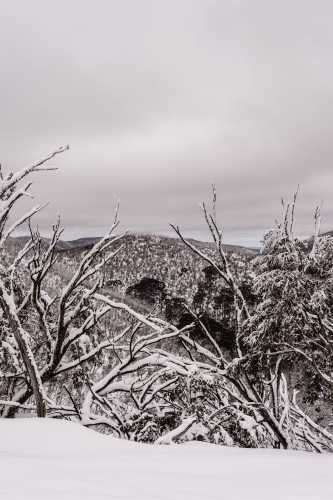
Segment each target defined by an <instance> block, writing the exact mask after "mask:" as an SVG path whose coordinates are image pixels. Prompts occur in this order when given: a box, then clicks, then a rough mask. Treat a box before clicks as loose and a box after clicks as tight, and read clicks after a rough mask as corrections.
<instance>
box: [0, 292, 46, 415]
mask: <svg viewBox="0 0 333 500" xmlns="http://www.w3.org/2000/svg"><path fill="white" fill-rule="evenodd" d="M0 303H1V306H2V309H3V311H4V313H5V315H6V318H7V320H8V323H9V326H10V328H11V330H12V332H13V335H14V337H15V340H16V342H17V345H18V346H19V349H20V352H21V356H22V359H23V362H24V364H25V367H26V369H27V372H28V375H29V378H30V382H31V387H32V390H33V394H34V396H35V399H36V408H37V416H38V417H45V415H46V406H45V401H44V397H43V386H42V381H41V378H40V375H39V372H38V369H37V366H36V363H35V359H34V356H33V353H32V351H31V349H30V346H29V344H28V341H27V338H26V333H25V331H24V330H23V328H22V326H21V323H20V320H19V318H18V316H17V314H16V311H15V305H14V301H13V299H12V298H11V297H10V296H9V295H8V293H7V291H6V289H5V287H4V286H3V284H2V283H0Z"/></svg>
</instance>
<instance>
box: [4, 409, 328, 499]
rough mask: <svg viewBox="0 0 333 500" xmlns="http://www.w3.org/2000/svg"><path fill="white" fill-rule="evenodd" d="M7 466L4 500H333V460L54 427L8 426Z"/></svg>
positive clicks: (48, 422) (39, 423) (46, 423)
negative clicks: (150, 441) (165, 442)
mask: <svg viewBox="0 0 333 500" xmlns="http://www.w3.org/2000/svg"><path fill="white" fill-rule="evenodd" d="M0 460H1V461H0V499H1V500H7V499H8V500H9V499H10V500H12V499H15V500H25V499H31V500H39V499H43V500H52V499H59V500H67V499H71V500H76V499H80V500H88V499H89V500H99V499H101V500H102V499H103V500H105V499H126V500H139V499H140V500H155V499H156V500H164V499H172V500H197V499H200V500H211V499H219V500H224V499H225V500H227V499H228V500H229V499H230V500H231V499H232V500H250V499H262V500H269V499H277V500H284V499H294V498H295V499H300V498H302V499H311V500H312V499H313V500H320V499H332V498H333V455H318V454H310V453H303V452H292V451H280V450H249V449H237V448H226V447H222V446H214V445H210V444H204V443H198V442H197V443H195V442H192V443H188V444H185V445H172V446H159V445H155V446H153V445H144V444H138V443H133V442H128V441H123V440H119V439H115V438H112V437H110V436H104V435H101V434H98V433H97V432H94V431H92V430H89V429H86V428H83V427H81V426H80V425H78V424H75V423H71V422H65V421H59V420H52V419H31V418H30V419H15V420H4V419H1V420H0Z"/></svg>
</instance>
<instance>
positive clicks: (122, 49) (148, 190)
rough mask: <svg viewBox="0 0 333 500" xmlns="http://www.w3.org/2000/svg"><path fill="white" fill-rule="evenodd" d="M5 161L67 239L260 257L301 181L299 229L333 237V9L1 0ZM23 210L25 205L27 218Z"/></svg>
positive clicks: (287, 4)
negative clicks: (116, 208)
mask: <svg viewBox="0 0 333 500" xmlns="http://www.w3.org/2000/svg"><path fill="white" fill-rule="evenodd" d="M0 61H1V78H0V100H1V101H0V102H1V104H0V131H1V134H0V141H1V143H0V159H1V162H2V165H3V170H4V171H8V170H16V169H18V168H20V167H22V166H25V165H26V164H28V163H30V162H32V161H33V160H35V159H38V158H39V157H40V156H42V155H44V154H46V153H48V152H49V151H51V150H53V149H56V148H57V147H58V146H60V145H64V146H65V145H66V144H69V145H70V150H69V151H68V152H65V153H63V154H62V155H60V156H59V157H58V158H57V160H56V161H52V164H57V165H58V166H59V170H58V171H56V172H46V173H36V174H34V176H33V177H34V181H35V182H34V185H33V186H32V188H31V192H32V193H33V194H34V195H36V196H37V197H38V202H39V203H44V202H46V201H49V202H50V204H49V206H48V207H47V209H45V210H44V212H42V213H40V214H39V215H38V216H36V218H35V221H36V223H37V222H38V223H39V225H40V227H41V228H42V231H43V234H45V235H47V234H49V229H50V226H51V224H52V221H53V219H54V218H55V216H56V214H57V212H58V210H60V212H61V215H62V222H63V225H65V226H66V232H65V233H64V239H68V240H69V239H74V238H78V237H82V236H96V235H103V233H104V232H105V231H106V230H107V228H108V226H109V224H110V222H111V220H112V216H113V205H114V195H116V196H117V197H119V198H120V200H121V210H120V219H121V227H122V228H124V229H125V228H131V229H132V230H133V231H143V232H152V233H159V234H168V233H169V234H170V233H171V230H170V229H169V227H168V223H169V222H173V223H175V224H178V225H179V226H180V227H181V229H183V231H184V234H186V235H187V236H192V237H194V238H198V239H203V240H205V239H207V237H208V235H207V232H206V230H205V225H204V221H203V219H202V214H201V213H200V209H199V207H198V202H200V201H202V200H206V201H207V202H209V201H210V199H211V193H210V181H211V180H215V182H216V186H217V189H218V196H219V205H218V208H219V209H218V217H219V224H220V226H221V228H223V229H224V234H225V242H229V243H236V244H242V245H246V246H253V245H257V244H258V243H259V241H260V237H261V235H262V233H263V232H264V231H265V230H266V229H269V228H270V227H273V226H274V219H275V218H278V217H279V215H280V197H281V196H283V197H284V198H285V199H286V200H289V199H291V198H292V193H293V190H294V189H295V188H296V186H297V184H298V183H299V184H300V193H299V203H298V208H297V212H296V213H297V219H296V228H297V231H298V234H299V235H301V236H306V235H309V234H311V232H312V221H313V212H314V209H315V207H316V205H317V203H318V202H320V201H321V199H322V198H323V199H324V208H323V218H324V220H323V229H325V230H330V229H333V196H332V195H333V137H332V132H333V2H332V0H327V1H326V0H312V1H308V0H277V1H275V0H263V1H257V0H248V1H246V0H230V1H227V0H217V1H215V0H201V1H197V0H189V1H185V0H176V1H173V0H150V1H146V0H105V1H104V0H65V1H62V0H56V1H53V0H36V1H34V0H29V1H26V0H25V1H20V0H8V1H7V0H0ZM25 206H29V204H28V205H24V203H22V205H21V209H22V210H23V209H24V207H25Z"/></svg>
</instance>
